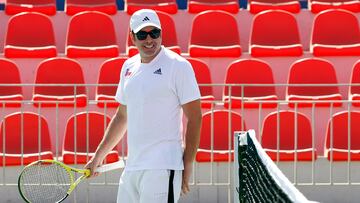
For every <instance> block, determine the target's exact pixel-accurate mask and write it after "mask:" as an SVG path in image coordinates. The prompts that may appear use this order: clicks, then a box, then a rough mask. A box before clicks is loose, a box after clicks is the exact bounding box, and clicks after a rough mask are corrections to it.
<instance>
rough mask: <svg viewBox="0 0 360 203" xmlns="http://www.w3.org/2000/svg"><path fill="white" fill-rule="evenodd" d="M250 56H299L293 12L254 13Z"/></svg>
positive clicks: (299, 43)
mask: <svg viewBox="0 0 360 203" xmlns="http://www.w3.org/2000/svg"><path fill="white" fill-rule="evenodd" d="M250 53H251V56H254V57H261V56H301V55H302V53H303V50H302V45H301V42H300V34H299V30H298V26H297V22H296V18H295V17H294V15H293V14H291V13H289V12H286V11H280V10H275V11H273V10H270V11H264V12H261V13H259V14H256V15H255V17H254V20H253V23H252V31H251V37H250Z"/></svg>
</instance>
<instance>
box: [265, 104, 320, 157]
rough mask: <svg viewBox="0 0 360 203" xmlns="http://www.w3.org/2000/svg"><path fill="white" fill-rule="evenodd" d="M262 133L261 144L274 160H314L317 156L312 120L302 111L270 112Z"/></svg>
mask: <svg viewBox="0 0 360 203" xmlns="http://www.w3.org/2000/svg"><path fill="white" fill-rule="evenodd" d="M278 126H279V129H278ZM261 134H262V136H261V145H262V147H263V148H264V150H265V151H266V153H267V154H268V155H269V156H270V158H271V159H272V160H273V161H277V160H279V161H312V160H316V158H317V155H316V149H315V148H314V147H315V143H314V141H313V137H312V136H313V133H312V130H311V124H310V120H309V119H308V118H307V117H306V116H305V115H304V114H302V113H296V112H294V111H280V112H273V113H270V114H269V115H268V116H266V118H265V119H264V123H263V127H262V133H261ZM295 138H296V139H295Z"/></svg>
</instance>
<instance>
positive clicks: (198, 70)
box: [187, 58, 215, 108]
mask: <svg viewBox="0 0 360 203" xmlns="http://www.w3.org/2000/svg"><path fill="white" fill-rule="evenodd" d="M187 60H188V61H189V62H190V63H191V66H192V67H193V69H194V73H195V77H196V81H197V83H198V84H199V89H200V94H201V107H203V108H211V106H212V104H211V103H210V102H212V101H214V100H215V97H214V95H213V88H212V86H209V85H203V86H202V84H212V80H211V75H210V70H209V67H208V65H207V64H206V63H205V62H204V61H202V60H200V59H196V58H187Z"/></svg>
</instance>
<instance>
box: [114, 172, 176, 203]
mask: <svg viewBox="0 0 360 203" xmlns="http://www.w3.org/2000/svg"><path fill="white" fill-rule="evenodd" d="M169 180H170V170H162V169H161V170H160V169H159V170H140V171H126V170H125V171H124V172H123V174H122V175H121V177H120V182H119V190H118V196H117V203H167V202H168V198H169V195H171V194H169ZM181 182H182V170H175V171H174V177H173V190H172V191H173V198H174V201H173V202H178V200H179V198H180V191H181ZM170 191H171V189H170Z"/></svg>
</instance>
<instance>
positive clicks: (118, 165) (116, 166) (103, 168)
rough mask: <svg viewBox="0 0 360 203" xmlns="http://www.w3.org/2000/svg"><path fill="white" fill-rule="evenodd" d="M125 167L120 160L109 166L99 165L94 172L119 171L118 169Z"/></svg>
mask: <svg viewBox="0 0 360 203" xmlns="http://www.w3.org/2000/svg"><path fill="white" fill-rule="evenodd" d="M124 167H125V162H124V160H120V161H117V162H114V163H111V164H105V165H101V166H99V167H98V168H97V169H96V172H100V173H103V172H106V171H111V170H115V169H119V168H124Z"/></svg>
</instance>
